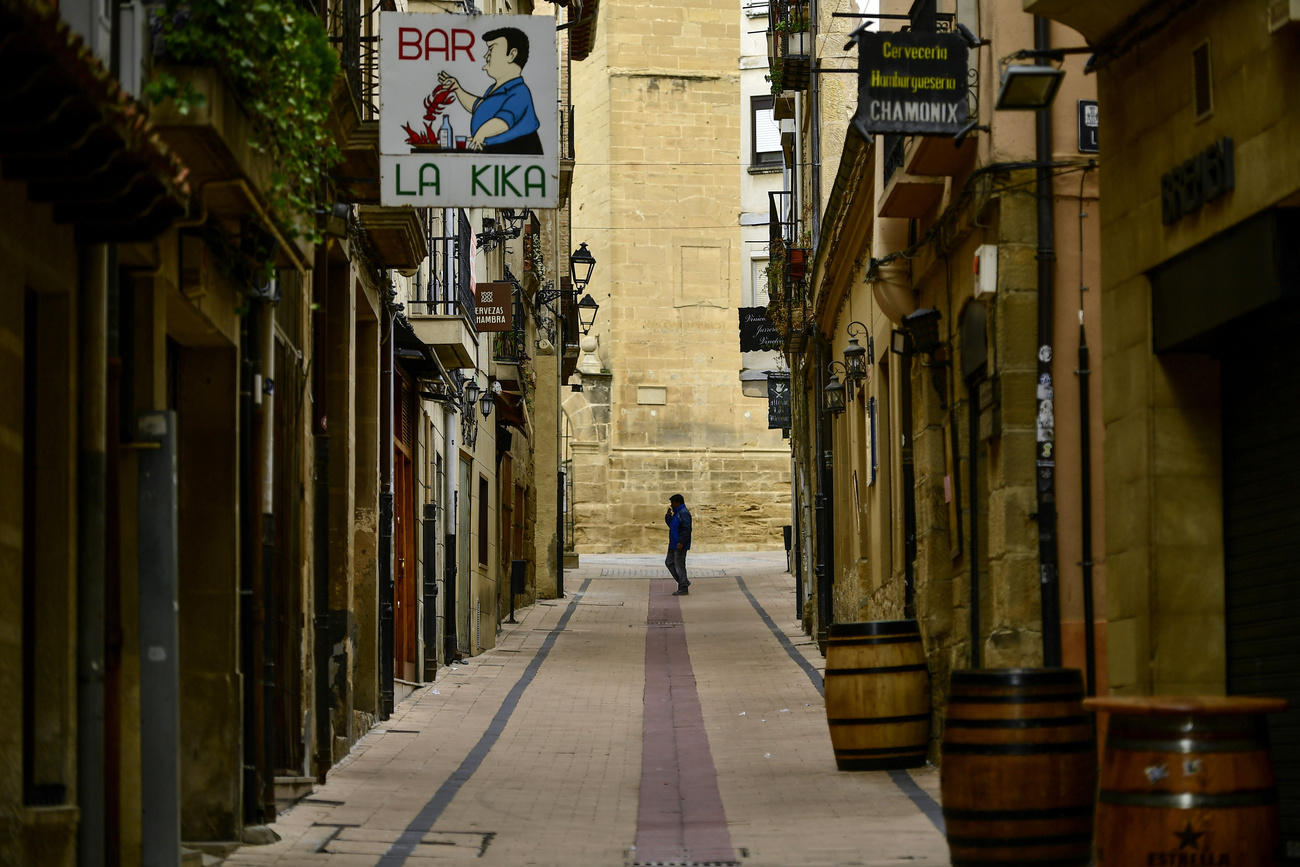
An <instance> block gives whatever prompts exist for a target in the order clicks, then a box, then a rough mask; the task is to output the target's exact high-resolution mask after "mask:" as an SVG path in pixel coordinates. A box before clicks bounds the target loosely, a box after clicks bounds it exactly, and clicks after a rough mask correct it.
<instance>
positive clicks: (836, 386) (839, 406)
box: [825, 361, 848, 415]
mask: <svg viewBox="0 0 1300 867" xmlns="http://www.w3.org/2000/svg"><path fill="white" fill-rule="evenodd" d="M837 367H838V368H839V369H840V370H842V371H845V374H844V375H845V377H846V378H847V376H848V372H847V371H846V370H845V367H844V364H843V363H841V362H839V361H832V362H831V363H830V364H828V365H826V369H827V370H828V371H830V374H831V377H830V379H828V380H827V381H826V391H825V395H826V411H827V412H829V413H834V414H835V415H839V414H840V413H842V412H844V407H845V405H846V397H847V395H846V389H845V388H844V383H842V382H840V378H839V377H838V376H837V375H836V374H835V368H837Z"/></svg>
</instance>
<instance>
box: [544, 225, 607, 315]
mask: <svg viewBox="0 0 1300 867" xmlns="http://www.w3.org/2000/svg"><path fill="white" fill-rule="evenodd" d="M595 267H596V257H595V256H593V255H591V251H590V250H588V249H587V242H586V241H583V242H582V244H581V245H580V246H579V247H578V249H577V250H575V251H573V253H571V254H570V255H569V286H570V288H568V289H563V288H561V289H556V288H554V287H552V288H550V289H539V290H538V291H537V294H536V295H535V296H533V297H534V299H535V300H536V302H537V303H538V304H539V305H541V304H550V303H551V302H552V301H554V300H555V299H557V298H560V297H562V296H565V295H570V296H572V297H574V298H577V297H578V293H579V292H581V291H582V290H583V289H586V288H587V284H588V283H590V282H591V272H592V270H593V269H594V268H595ZM599 309H600V305H599V304H597V303H596V299H595V298H592V297H591V296H590V295H583V296H582V300H581V301H579V302H578V327H579V328H581V329H582V333H583V335H584V336H585V335H587V334H590V333H591V327H592V326H593V325H594V324H595V323H596V311H598V310H599Z"/></svg>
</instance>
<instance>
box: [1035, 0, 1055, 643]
mask: <svg viewBox="0 0 1300 867" xmlns="http://www.w3.org/2000/svg"><path fill="white" fill-rule="evenodd" d="M1050 28H1051V23H1050V22H1049V21H1048V20H1047V19H1046V18H1043V17H1042V16H1039V15H1035V16H1034V49H1035V50H1036V51H1046V50H1047V49H1049V48H1051V32H1050ZM1034 124H1035V127H1036V136H1035V138H1036V149H1037V152H1036V156H1035V161H1036V162H1037V164H1038V167H1037V169H1036V174H1037V178H1036V181H1037V198H1038V386H1037V389H1038V399H1037V400H1038V431H1037V446H1036V455H1037V469H1036V476H1037V483H1038V484H1037V487H1038V511H1037V513H1036V514H1035V516H1034V518H1035V520H1036V521H1037V522H1038V578H1039V589H1040V591H1041V593H1042V624H1043V626H1042V628H1043V665H1044V666H1046V667H1048V668H1056V667H1059V666H1060V665H1061V584H1060V570H1059V568H1058V562H1057V550H1056V442H1055V417H1054V410H1053V403H1052V401H1053V391H1054V388H1053V383H1052V324H1053V322H1052V320H1053V315H1054V312H1055V308H1054V305H1053V293H1054V290H1055V279H1054V278H1055V273H1056V240H1055V234H1056V227H1055V224H1054V222H1053V214H1052V205H1053V198H1054V197H1053V190H1052V172H1051V169H1050V168H1048V163H1050V162H1051V159H1052V117H1051V110H1050V109H1046V108H1043V109H1039V110H1038V111H1037V112H1036V113H1035V117H1034Z"/></svg>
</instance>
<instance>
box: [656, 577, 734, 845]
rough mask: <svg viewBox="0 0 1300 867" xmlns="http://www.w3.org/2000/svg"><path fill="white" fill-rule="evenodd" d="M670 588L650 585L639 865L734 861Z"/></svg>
mask: <svg viewBox="0 0 1300 867" xmlns="http://www.w3.org/2000/svg"><path fill="white" fill-rule="evenodd" d="M669 586H672V587H675V586H676V585H668V584H666V583H665V582H660V581H652V582H651V583H650V613H649V616H648V617H647V618H646V623H647V626H648V628H647V629H646V639H645V717H644V723H643V729H642V741H641V747H642V750H641V801H640V806H639V808H638V810H637V820H636V856H635V859H634V860H635V861H636V862H637V863H640V864H646V863H651V862H663V861H687V862H695V863H700V862H730V861H735V858H736V853H735V850H734V849H732V847H731V834H730V833H728V831H727V816H726V813H724V812H723V809H722V797H721V796H720V795H719V794H718V773H717V770H716V769H715V768H714V767H713V754H712V753H711V752H710V751H709V738H708V735H706V734H705V732H704V715H703V714H702V713H701V711H700V697H699V694H698V693H697V692H696V690H695V673H694V672H693V671H692V670H691V658H690V655H689V653H688V652H687V650H686V630H685V628H684V627H683V624H682V609H681V605H680V598H679V597H676V596H673V595H671V592H670V590H669V589H658V588H665V587H669Z"/></svg>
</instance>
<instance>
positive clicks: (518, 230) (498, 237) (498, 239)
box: [474, 208, 528, 250]
mask: <svg viewBox="0 0 1300 867" xmlns="http://www.w3.org/2000/svg"><path fill="white" fill-rule="evenodd" d="M497 214H498V215H499V216H500V218H501V220H500V222H499V223H498V222H497V220H496V219H495V218H493V217H484V218H483V231H481V232H479V233H478V235H477V236H476V238H475V240H474V245H475V246H476V247H477V248H478V249H480V250H482V249H483V248H484V247H487V248H488V249H489V250H491V249H492V248H493V247H495V246H496V245H497V244H500V243H502V242H503V241H513V240H514V239H515V238H518V237H519V236H520V234H522V233H523V230H524V221H525V220H526V219H528V209H527V208H523V209H521V210H518V211H516V210H515V209H514V208H502V209H501V210H500V211H498V212H497ZM489 244H490V245H491V246H488V245H489Z"/></svg>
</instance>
